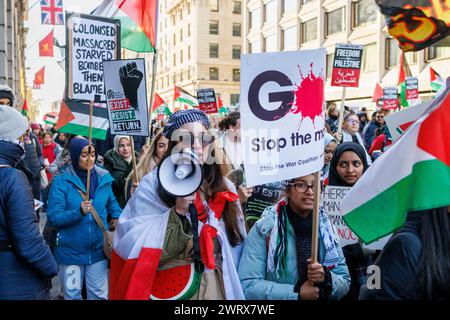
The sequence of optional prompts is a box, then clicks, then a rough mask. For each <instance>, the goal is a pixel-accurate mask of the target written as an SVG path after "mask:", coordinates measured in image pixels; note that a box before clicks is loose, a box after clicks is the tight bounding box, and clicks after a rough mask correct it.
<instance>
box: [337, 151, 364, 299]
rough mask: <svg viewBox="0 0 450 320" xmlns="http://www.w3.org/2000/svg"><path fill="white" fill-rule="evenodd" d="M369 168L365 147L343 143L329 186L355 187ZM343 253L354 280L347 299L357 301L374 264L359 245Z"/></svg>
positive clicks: (345, 249) (348, 247)
mask: <svg viewBox="0 0 450 320" xmlns="http://www.w3.org/2000/svg"><path fill="white" fill-rule="evenodd" d="M367 168H368V165H367V161H366V153H365V149H364V148H363V147H361V146H360V145H359V144H357V143H354V142H344V143H341V144H340V145H339V146H338V147H337V148H336V150H335V151H334V155H333V159H332V160H331V163H330V174H329V185H330V186H340V187H353V186H354V185H355V183H356V182H358V180H359V179H360V178H361V176H362V175H363V173H364V172H365V171H366V170H367ZM343 252H344V255H345V260H346V261H347V266H348V269H349V271H350V276H351V280H352V281H351V286H350V292H349V293H348V295H347V296H346V299H352V300H357V299H358V296H359V289H360V288H361V286H362V285H363V284H364V283H365V275H366V269H367V267H368V266H369V265H370V264H371V262H372V259H371V255H370V253H367V254H365V253H364V251H363V249H362V247H361V245H360V244H359V243H355V244H349V245H346V246H345V247H343Z"/></svg>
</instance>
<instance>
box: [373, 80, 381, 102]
mask: <svg viewBox="0 0 450 320" xmlns="http://www.w3.org/2000/svg"><path fill="white" fill-rule="evenodd" d="M381 98H383V88H381V86H380V84H379V83H378V82H377V85H376V86H375V90H374V91H373V95H372V101H374V102H378V100H380V99H381Z"/></svg>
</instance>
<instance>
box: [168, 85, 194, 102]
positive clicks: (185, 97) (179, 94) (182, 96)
mask: <svg viewBox="0 0 450 320" xmlns="http://www.w3.org/2000/svg"><path fill="white" fill-rule="evenodd" d="M173 101H174V102H180V103H183V104H187V105H189V106H191V107H196V106H198V100H197V98H196V97H194V96H191V95H190V94H189V93H187V91H184V90H183V89H181V88H179V87H177V86H175V90H174V95H173Z"/></svg>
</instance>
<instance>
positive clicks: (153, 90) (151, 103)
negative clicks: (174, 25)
mask: <svg viewBox="0 0 450 320" xmlns="http://www.w3.org/2000/svg"><path fill="white" fill-rule="evenodd" d="M157 65H158V60H157V59H156V48H155V51H154V52H153V67H152V69H153V70H152V73H153V76H152V85H151V89H150V106H149V112H150V116H149V119H148V127H149V129H150V130H149V132H150V133H149V134H150V136H149V137H147V141H146V144H147V145H150V140H151V138H152V134H153V126H152V120H153V100H154V97H153V95H154V94H155V80H156V67H157Z"/></svg>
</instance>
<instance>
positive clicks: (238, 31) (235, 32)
mask: <svg viewBox="0 0 450 320" xmlns="http://www.w3.org/2000/svg"><path fill="white" fill-rule="evenodd" d="M240 36H241V24H240V23H233V37H240Z"/></svg>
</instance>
